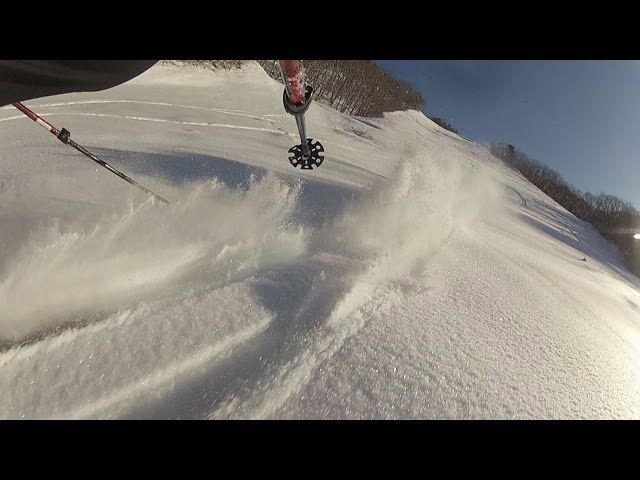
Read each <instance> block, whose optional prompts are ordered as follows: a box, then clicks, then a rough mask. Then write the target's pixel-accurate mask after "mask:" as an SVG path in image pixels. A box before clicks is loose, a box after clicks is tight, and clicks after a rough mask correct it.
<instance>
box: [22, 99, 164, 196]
mask: <svg viewBox="0 0 640 480" xmlns="http://www.w3.org/2000/svg"><path fill="white" fill-rule="evenodd" d="M13 106H14V107H16V108H17V109H18V110H20V111H21V112H22V113H24V114H25V115H26V116H27V117H29V118H30V119H31V120H33V121H34V122H36V123H37V124H38V125H40V126H41V127H43V128H44V129H45V130H48V131H49V132H50V133H52V134H53V135H55V136H56V137H57V138H58V140H60V141H61V142H62V143H65V144H67V145H71V146H72V147H73V148H75V149H76V150H78V151H79V152H80V153H82V154H84V155H86V156H87V157H89V158H90V159H91V160H93V161H94V162H96V163H97V164H99V165H100V166H102V167H104V168H106V169H107V170H109V171H110V172H111V173H113V174H115V175H117V176H119V177H120V178H121V179H123V180H124V181H125V182H128V183H130V184H131V185H133V186H134V187H137V188H139V189H140V190H142V191H143V192H145V193H147V194H148V195H151V196H152V197H154V198H157V199H158V200H160V201H161V202H162V203H164V204H167V205H168V204H169V202H168V201H167V200H165V199H164V198H162V197H161V196H160V195H156V194H155V193H153V192H152V191H151V190H149V189H148V188H146V187H143V186H142V185H140V184H139V183H138V182H136V181H135V180H134V179H132V178H130V177H128V176H127V175H125V174H124V173H122V172H120V171H119V170H116V169H115V168H113V167H112V166H111V165H109V164H108V163H107V162H105V161H104V160H100V159H99V158H98V157H96V156H95V155H94V154H93V153H91V152H90V151H88V150H87V149H86V148H84V147H83V146H82V145H78V144H77V143H76V142H74V141H73V140H71V139H70V138H69V136H70V135H71V134H70V133H69V131H68V130H67V129H66V128H63V129H62V130H58V129H57V128H56V127H54V126H53V125H51V124H50V123H49V122H47V121H46V120H45V119H43V118H42V117H40V116H39V115H37V114H36V113H35V112H33V111H32V110H29V109H28V108H27V107H25V106H24V105H23V104H22V103H20V102H16V103H14V104H13Z"/></svg>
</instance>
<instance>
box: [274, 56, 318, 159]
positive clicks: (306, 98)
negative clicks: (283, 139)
mask: <svg viewBox="0 0 640 480" xmlns="http://www.w3.org/2000/svg"><path fill="white" fill-rule="evenodd" d="M279 63H280V73H281V74H282V81H283V82H284V85H285V88H284V92H283V94H282V102H283V103H284V109H285V111H286V112H287V113H290V114H291V115H293V116H294V118H295V119H296V125H297V126H298V133H299V134H300V145H295V146H293V147H291V148H290V149H289V153H291V154H292V155H291V157H289V162H290V163H291V165H293V166H294V167H297V166H298V165H300V168H301V169H303V170H311V169H313V165H315V166H316V167H319V166H320V165H321V164H322V162H323V161H324V157H323V156H322V155H320V153H322V152H324V148H323V146H322V144H321V143H320V142H318V141H316V142H315V143H313V139H312V138H307V131H306V126H305V122H304V114H305V112H306V111H307V110H308V109H309V106H310V105H311V100H312V97H313V87H312V86H311V85H307V86H305V82H304V69H303V67H302V61H300V60H279Z"/></svg>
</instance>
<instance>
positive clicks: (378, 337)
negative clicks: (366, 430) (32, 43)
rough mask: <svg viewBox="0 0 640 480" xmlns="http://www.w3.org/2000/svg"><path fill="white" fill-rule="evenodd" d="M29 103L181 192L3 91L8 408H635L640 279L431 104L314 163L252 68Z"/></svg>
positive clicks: (78, 414) (356, 136)
mask: <svg viewBox="0 0 640 480" xmlns="http://www.w3.org/2000/svg"><path fill="white" fill-rule="evenodd" d="M25 104H26V105H28V106H30V107H31V108H33V109H34V111H36V113H39V114H41V115H42V116H43V117H44V118H45V119H47V120H48V121H50V122H51V123H53V124H54V125H56V126H58V127H59V128H61V127H65V128H67V129H68V130H69V131H70V132H71V137H72V138H73V139H75V140H76V141H77V142H78V143H80V144H82V145H84V146H86V147H87V148H89V150H91V151H93V152H95V153H96V154H97V155H99V156H101V157H102V158H104V159H105V160H106V161H107V162H109V163H111V164H112V165H113V166H115V167H116V168H118V169H121V170H122V171H123V172H125V173H126V174H128V175H131V176H132V177H133V178H134V179H136V180H137V181H138V182H140V183H141V184H143V185H145V186H147V187H149V188H151V189H152V190H153V191H155V192H157V193H158V194H160V195H162V196H163V197H165V198H167V199H168V200H169V201H170V202H171V204H170V205H168V206H165V205H162V204H159V203H158V202H154V201H153V200H152V199H150V198H148V197H146V196H145V195H144V194H143V193H141V192H139V191H138V190H136V189H134V188H133V187H131V186H130V185H129V184H127V183H125V182H124V181H122V180H121V179H119V178H118V177H116V176H115V175H113V174H111V173H109V172H107V171H106V170H105V169H103V168H101V167H99V166H97V165H96V164H95V163H93V162H91V161H90V160H88V159H87V158H86V157H84V156H82V155H80V154H79V153H78V152H76V151H75V150H73V149H71V148H70V147H67V146H64V145H63V144H61V143H60V142H59V141H57V140H56V139H54V138H53V137H52V136H51V135H50V134H47V133H46V132H44V130H42V129H41V128H39V127H38V126H36V125H35V124H34V123H33V122H32V121H31V120H29V119H27V118H26V117H24V116H23V115H22V114H20V113H19V112H18V111H17V110H15V109H14V108H12V107H5V108H2V109H0V165H1V168H0V418H203V419H207V418H212V419H219V418H332V419H333V418H339V419H341V418H639V417H640V290H639V288H638V281H637V280H636V279H635V277H632V276H631V275H630V274H629V273H627V272H626V271H625V270H624V268H623V267H622V264H621V262H620V260H619V259H618V257H617V255H616V252H615V250H614V249H613V247H612V246H611V245H610V244H609V243H608V242H606V241H605V240H603V239H602V237H600V236H599V235H598V234H597V233H596V232H595V230H594V229H593V228H592V227H591V226H590V225H588V224H585V223H584V222H582V221H580V220H578V219H576V218H575V217H574V216H573V215H571V214H570V213H568V212H567V211H566V210H564V209H563V208H562V207H560V206H559V205H557V204H556V203H555V202H553V201H552V200H550V199H549V198H548V197H546V196H545V195H544V194H542V193H541V192H540V191H539V190H538V189H537V188H535V187H534V186H532V185H531V184H530V183H529V182H527V181H526V180H525V179H524V178H523V177H522V176H521V175H520V174H518V173H517V172H514V171H512V170H510V169H509V168H507V167H505V166H504V165H503V164H502V163H500V162H498V161H497V160H495V159H494V158H493V157H492V156H491V155H490V154H489V153H488V151H487V150H486V149H485V148H484V147H483V146H481V145H478V144H475V143H472V142H469V141H466V140H464V139H461V138H460V137H458V136H456V135H453V134H451V133H450V132H448V131H446V130H443V129H442V128H440V127H438V126H437V125H435V124H434V123H433V122H431V121H430V120H428V119H427V118H426V117H425V116H424V115H423V114H422V113H419V112H415V111H410V112H396V113H392V114H388V115H386V116H385V118H384V119H358V118H350V117H347V116H345V115H342V114H339V113H337V112H335V111H333V110H331V109H329V108H327V107H325V106H323V105H319V104H314V105H312V106H311V108H310V110H309V111H308V113H307V115H306V119H307V133H308V135H309V136H310V137H312V138H314V139H317V140H320V141H321V142H322V143H323V145H324V147H325V151H326V152H325V162H324V163H323V165H322V166H321V167H320V168H318V169H315V170H313V171H300V170H299V169H298V170H295V169H293V167H291V166H290V165H289V163H288V161H287V150H288V149H289V148H290V147H291V146H292V145H294V144H296V143H298V142H299V140H298V137H297V130H296V126H295V121H294V119H293V117H291V116H289V115H287V114H285V112H284V110H283V107H282V86H281V85H280V84H278V83H277V82H275V81H274V80H272V79H270V78H269V77H268V76H267V75H266V74H265V73H264V71H263V70H262V69H261V68H260V67H259V66H258V65H257V64H256V63H249V64H247V65H246V66H245V67H244V68H243V69H242V70H240V71H224V72H212V71H208V70H198V69H195V68H189V69H179V68H177V67H175V66H163V65H158V66H156V67H154V68H153V69H151V70H150V71H148V72H146V73H145V74H143V75H141V76H140V77H138V78H136V79H134V80H133V81H131V82H128V83H127V84H125V85H121V86H119V87H116V88H113V89H110V90H107V91H103V92H95V93H85V94H72V95H60V96H55V97H48V98H44V99H38V100H33V101H29V102H25ZM583 259H586V261H585V260H583Z"/></svg>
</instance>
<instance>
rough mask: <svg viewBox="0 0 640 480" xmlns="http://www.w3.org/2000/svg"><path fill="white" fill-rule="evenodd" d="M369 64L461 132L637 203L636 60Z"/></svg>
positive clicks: (639, 71)
mask: <svg viewBox="0 0 640 480" xmlns="http://www.w3.org/2000/svg"><path fill="white" fill-rule="evenodd" d="M376 63H377V64H378V65H380V66H381V67H382V68H384V69H385V70H387V71H389V72H391V73H393V74H395V75H396V76H397V77H398V78H402V79H403V80H407V81H408V82H410V83H411V84H412V85H413V86H414V87H415V88H416V89H418V90H419V91H420V92H421V93H422V95H423V97H424V99H425V104H424V106H423V111H424V112H425V113H426V114H428V115H430V116H437V117H441V118H444V119H445V120H447V121H448V122H449V123H451V124H452V125H453V126H454V127H455V128H456V129H457V130H459V132H460V133H461V134H462V135H464V136H466V137H469V138H471V139H473V140H476V141H491V142H505V143H511V144H513V145H515V146H516V147H517V148H519V149H520V150H522V151H523V152H525V153H526V154H528V155H529V156H531V157H533V158H535V159H536V160H539V161H541V162H543V163H545V164H547V165H549V166H550V167H552V168H554V169H555V170H557V171H558V172H560V174H562V176H563V177H564V178H565V180H567V181H568V182H569V183H571V184H572V185H574V186H575V187H578V188H579V189H581V190H583V191H591V192H593V193H599V192H606V193H610V194H613V195H617V196H619V197H621V198H622V199H624V200H628V201H630V202H632V203H633V204H634V205H635V206H636V208H639V209H640V188H638V186H640V61H567V60H552V61H537V60H536V61H534V60H524V61H511V60H499V61H498V60H488V61H481V60H472V61H458V60H456V61H445V60H438V61H427V60H379V61H376Z"/></svg>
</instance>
